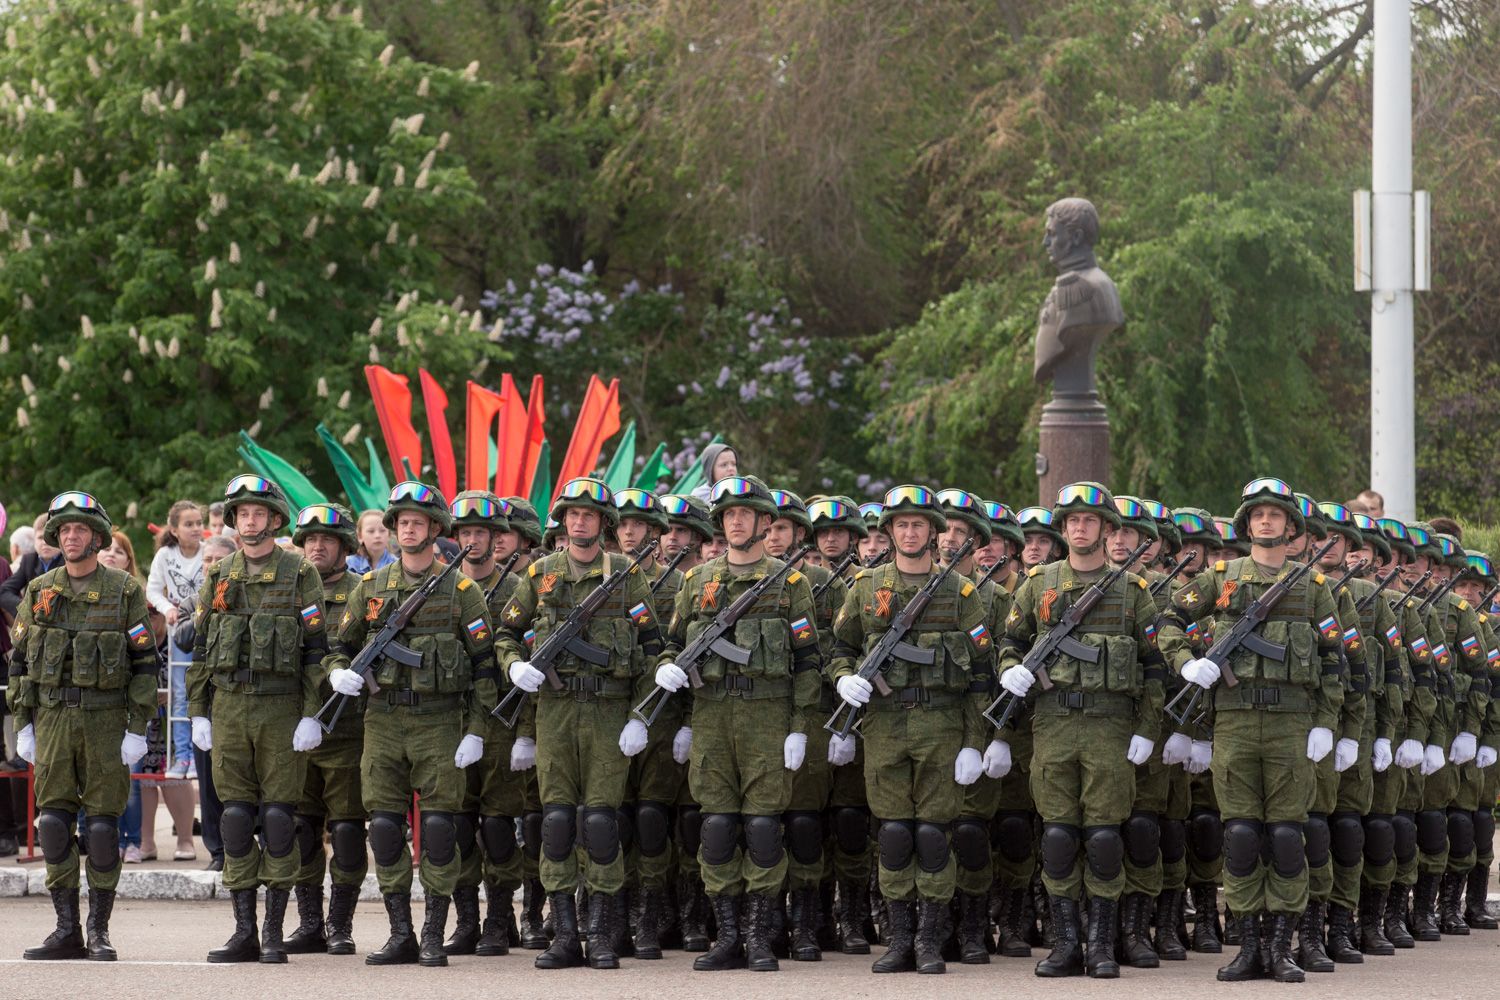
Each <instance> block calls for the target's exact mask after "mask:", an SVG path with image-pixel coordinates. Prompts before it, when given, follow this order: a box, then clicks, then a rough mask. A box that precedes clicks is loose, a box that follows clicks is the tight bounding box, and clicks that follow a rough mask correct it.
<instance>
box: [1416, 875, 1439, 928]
mask: <svg viewBox="0 0 1500 1000" xmlns="http://www.w3.org/2000/svg"><path fill="white" fill-rule="evenodd" d="M1439 881H1440V879H1439V877H1438V876H1437V875H1428V874H1426V873H1425V872H1423V873H1421V874H1419V875H1418V876H1417V885H1416V887H1415V888H1414V889H1412V896H1411V900H1412V902H1411V933H1412V937H1414V938H1416V939H1417V940H1418V941H1441V940H1442V939H1443V932H1442V928H1441V927H1439V926H1438V915H1437V894H1438V882H1439Z"/></svg>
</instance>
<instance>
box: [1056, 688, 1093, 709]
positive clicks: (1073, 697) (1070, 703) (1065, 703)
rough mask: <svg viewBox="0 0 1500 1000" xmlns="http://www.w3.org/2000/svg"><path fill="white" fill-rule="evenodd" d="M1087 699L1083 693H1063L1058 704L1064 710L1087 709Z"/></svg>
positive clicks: (1058, 697)
mask: <svg viewBox="0 0 1500 1000" xmlns="http://www.w3.org/2000/svg"><path fill="white" fill-rule="evenodd" d="M1086 697H1087V696H1086V695H1084V693H1083V692H1082V691H1061V692H1059V693H1058V695H1057V703H1058V704H1059V705H1061V706H1062V707H1063V708H1080V709H1081V708H1087V707H1088V705H1087V704H1086Z"/></svg>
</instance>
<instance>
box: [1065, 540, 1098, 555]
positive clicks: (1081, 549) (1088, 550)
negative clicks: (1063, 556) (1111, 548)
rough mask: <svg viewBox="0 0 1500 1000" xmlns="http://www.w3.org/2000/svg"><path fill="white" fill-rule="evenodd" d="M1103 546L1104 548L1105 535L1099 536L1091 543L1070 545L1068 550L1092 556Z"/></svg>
mask: <svg viewBox="0 0 1500 1000" xmlns="http://www.w3.org/2000/svg"><path fill="white" fill-rule="evenodd" d="M1102 548H1104V536H1103V535H1100V536H1099V537H1098V538H1096V539H1094V541H1093V543H1092V544H1089V545H1070V546H1068V551H1069V552H1076V553H1078V554H1079V555H1081V556H1091V555H1093V554H1094V553H1095V552H1098V551H1099V550H1100V549H1102Z"/></svg>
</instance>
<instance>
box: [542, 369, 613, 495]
mask: <svg viewBox="0 0 1500 1000" xmlns="http://www.w3.org/2000/svg"><path fill="white" fill-rule="evenodd" d="M619 431H620V380H619V379H611V380H610V383H609V387H608V388H605V386H604V383H603V382H601V381H599V376H597V375H591V376H589V386H588V389H587V391H585V392H584V396H583V406H582V408H580V409H579V411H578V422H577V423H575V424H574V425H573V439H572V440H571V441H569V442H568V453H567V455H566V456H565V457H564V458H563V464H562V474H561V475H560V476H559V477H558V480H557V487H556V488H555V489H554V490H553V495H554V496H556V495H557V494H559V493H561V492H562V484H563V483H565V482H567V481H568V480H569V479H574V478H576V477H578V476H587V475H590V474H592V473H593V471H594V466H595V465H597V464H598V463H599V451H600V449H601V448H603V447H604V442H605V441H607V440H609V439H610V438H611V437H613V436H614V435H615V434H617V433H619Z"/></svg>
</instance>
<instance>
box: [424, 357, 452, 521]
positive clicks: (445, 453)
mask: <svg viewBox="0 0 1500 1000" xmlns="http://www.w3.org/2000/svg"><path fill="white" fill-rule="evenodd" d="M417 374H418V375H419V376H421V380H422V408H423V409H425V410H426V411H427V430H428V433H430V434H431V435H432V461H433V464H435V465H436V466H437V474H438V489H440V490H442V491H443V496H445V497H447V498H448V499H449V500H452V499H453V496H454V494H455V493H457V492H458V467H457V466H456V465H455V464H454V461H453V439H452V438H451V437H449V436H448V394H447V393H446V392H444V391H443V387H442V386H440V385H438V384H437V379H435V378H433V377H432V376H431V375H430V374H428V372H427V369H426V368H418V369H417Z"/></svg>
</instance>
